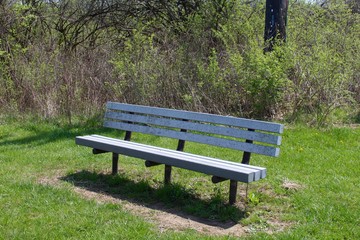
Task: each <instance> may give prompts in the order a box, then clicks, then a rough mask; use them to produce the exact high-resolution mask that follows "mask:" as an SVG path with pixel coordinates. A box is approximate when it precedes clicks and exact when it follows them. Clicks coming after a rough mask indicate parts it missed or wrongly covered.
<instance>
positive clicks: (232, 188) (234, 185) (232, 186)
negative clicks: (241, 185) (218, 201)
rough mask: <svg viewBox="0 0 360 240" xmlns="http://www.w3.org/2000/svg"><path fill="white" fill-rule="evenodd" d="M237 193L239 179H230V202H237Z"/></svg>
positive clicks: (231, 203)
mask: <svg viewBox="0 0 360 240" xmlns="http://www.w3.org/2000/svg"><path fill="white" fill-rule="evenodd" d="M236 193H237V181H234V180H230V193H229V204H230V205H233V204H234V203H235V202H236Z"/></svg>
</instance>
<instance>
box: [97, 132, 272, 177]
mask: <svg viewBox="0 0 360 240" xmlns="http://www.w3.org/2000/svg"><path fill="white" fill-rule="evenodd" d="M91 136H92V137H96V138H97V139H101V138H102V139H107V140H111V141H119V142H122V141H123V140H120V139H116V138H110V137H105V136H101V135H96V134H93V135H91ZM131 143H132V144H133V145H137V144H138V145H139V146H144V144H141V143H136V142H131ZM146 146H147V145H146ZM151 148H153V149H158V150H164V148H161V147H156V146H151ZM166 150H168V151H172V152H175V153H177V154H181V155H183V156H191V157H194V156H195V157H200V158H201V159H208V160H210V161H215V162H225V163H226V164H228V165H234V166H242V167H245V168H251V169H255V170H258V171H260V172H261V177H260V178H265V177H266V168H263V167H257V166H253V165H249V164H242V163H237V162H232V161H226V160H221V159H217V158H212V157H206V156H200V155H196V154H192V153H187V152H178V151H174V150H170V149H166Z"/></svg>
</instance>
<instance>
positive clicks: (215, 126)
mask: <svg viewBox="0 0 360 240" xmlns="http://www.w3.org/2000/svg"><path fill="white" fill-rule="evenodd" d="M104 126H105V127H109V128H114V129H120V130H124V131H126V134H125V139H124V140H120V139H115V138H109V137H104V136H99V135H88V136H78V137H76V140H75V142H76V144H78V145H83V146H87V147H91V148H93V153H94V154H100V153H106V152H112V173H113V174H117V172H118V160H119V154H122V155H127V156H131V157H135V158H140V159H144V160H145V165H146V167H152V166H157V165H161V164H164V165H165V180H164V181H165V184H167V183H170V181H171V167H172V166H173V167H179V168H184V169H188V170H193V171H197V172H201V173H205V174H209V175H211V176H212V182H213V183H219V182H222V181H225V180H230V194H229V203H230V204H233V203H235V202H236V192H237V182H238V181H239V182H244V183H250V182H253V181H257V180H260V179H262V178H265V176H266V169H265V168H262V167H257V166H252V165H249V162H250V156H251V153H257V154H263V155H267V156H273V157H277V156H278V155H279V148H278V146H279V145H280V144H281V136H280V134H281V133H282V132H283V125H282V124H277V123H270V122H265V121H257V120H250V119H244V118H236V117H230V116H220V115H214V114H206V113H198V112H190V111H182V110H174V109H166V108H157V107H148V106H140V105H132V104H124V103H115V102H108V103H107V109H106V113H105V121H104ZM132 132H140V133H145V134H151V135H156V136H161V137H169V138H175V139H178V145H177V149H176V150H171V149H166V148H160V147H155V146H150V145H145V144H140V143H135V142H131V141H130V139H131V134H132ZM185 141H191V142H197V143H202V144H206V145H213V146H219V147H224V148H230V149H236V150H240V151H243V156H242V162H241V163H237V162H232V161H225V160H221V159H216V158H211V157H205V156H201V155H195V154H191V153H186V152H183V150H184V146H185Z"/></svg>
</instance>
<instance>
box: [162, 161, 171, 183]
mask: <svg viewBox="0 0 360 240" xmlns="http://www.w3.org/2000/svg"><path fill="white" fill-rule="evenodd" d="M164 183H165V184H170V183H171V166H169V165H165V177H164Z"/></svg>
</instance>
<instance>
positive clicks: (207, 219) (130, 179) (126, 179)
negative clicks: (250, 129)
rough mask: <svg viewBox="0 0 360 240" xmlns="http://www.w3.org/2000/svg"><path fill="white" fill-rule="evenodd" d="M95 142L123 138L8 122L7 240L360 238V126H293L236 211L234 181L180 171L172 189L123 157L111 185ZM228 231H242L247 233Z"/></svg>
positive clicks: (2, 189)
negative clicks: (88, 141)
mask: <svg viewBox="0 0 360 240" xmlns="http://www.w3.org/2000/svg"><path fill="white" fill-rule="evenodd" d="M90 133H96V134H103V135H107V136H112V137H115V136H119V137H122V136H123V133H121V132H115V131H113V130H108V129H104V128H101V127H98V126H96V125H91V124H79V125H75V126H66V125H64V124H57V123H45V122H39V121H30V120H26V121H23V122H20V121H8V120H6V121H5V120H3V121H2V122H1V125H0V166H1V167H0V209H1V215H0V239H232V238H236V237H235V236H236V235H238V236H241V237H242V238H248V239H360V228H359V226H360V217H359V216H360V204H359V202H360V201H359V199H360V177H359V176H360V169H359V160H360V128H359V127H354V126H343V127H332V128H328V129H312V128H307V127H304V126H286V129H285V132H284V137H283V144H282V145H281V153H280V157H278V158H271V157H265V156H258V155H253V158H252V160H251V163H252V164H254V165H259V166H264V167H266V168H267V177H266V178H265V179H263V180H261V181H259V182H256V183H253V184H250V185H249V189H248V195H247V196H246V195H245V192H246V186H245V185H244V184H240V186H239V196H238V203H237V204H236V205H235V206H229V205H227V203H226V202H227V194H228V193H227V191H228V183H227V182H224V183H220V184H218V185H214V184H212V183H211V181H210V177H209V176H206V175H202V174H199V173H194V172H191V171H186V170H181V169H176V170H175V171H174V178H173V184H172V185H170V186H164V185H163V184H162V178H163V176H162V174H163V168H162V167H161V166H157V167H153V168H145V166H144V162H143V161H142V160H139V159H132V158H128V157H123V158H121V160H120V174H119V175H117V176H111V175H110V172H111V161H110V159H111V156H109V154H101V155H92V154H91V149H89V148H86V147H80V146H76V145H75V143H74V138H75V136H77V135H85V134H90ZM134 136H135V137H134V140H135V141H139V142H151V143H152V144H155V145H160V146H167V147H173V148H175V147H174V146H176V142H175V141H168V140H165V139H160V138H156V137H149V136H145V135H134ZM185 150H186V151H190V152H194V153H199V154H206V155H209V156H214V157H221V158H224V159H229V160H234V161H239V156H241V155H240V154H239V153H238V152H236V151H230V150H223V149H217V148H213V149H211V150H209V149H205V148H204V147H203V146H201V145H197V144H188V145H186V147H185ZM129 206H132V207H133V210H131V209H130V208H129ZM137 207H139V208H137ZM134 208H135V211H134ZM137 209H141V211H140V212H136V210H137ZM146 209H150V210H146ZM162 211H163V212H167V213H171V214H174V215H173V216H179V217H181V216H185V218H189V219H191V221H190V220H189V221H190V224H188V226H187V227H181V228H179V227H176V226H175V225H173V226H175V227H171V224H168V225H166V224H164V222H163V223H162V222H161V219H160V220H159V219H157V218H156V217H157V216H164V218H165V217H166V215H161V214H160V212H162ZM152 213H153V214H154V215H155V216H152V215H151V214H152ZM156 215H157V216H156ZM170 216H171V215H170ZM166 221H168V222H169V223H171V218H170V219H167V220H166ZM174 221H175V218H174ZM199 222H202V223H205V225H206V224H208V225H209V224H210V223H212V224H213V225H217V226H218V229H220V230H219V231H218V232H217V233H214V234H213V233H212V232H211V231H209V232H208V233H207V232H206V229H205V231H204V229H199V228H197V227H195V225H196V224H198V223H199ZM199 224H200V223H199ZM229 224H230V225H229ZM169 226H170V227H169ZM221 226H222V228H224V230H223V231H221ZM224 226H232V227H233V228H234V226H237V227H238V228H237V229H239V232H238V233H239V234H234V232H231V231H228V232H226V231H227V230H229V229H226V227H224ZM219 232H220V233H219ZM218 233H219V235H216V234H218ZM228 234H229V235H228ZM232 235H235V236H232Z"/></svg>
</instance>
